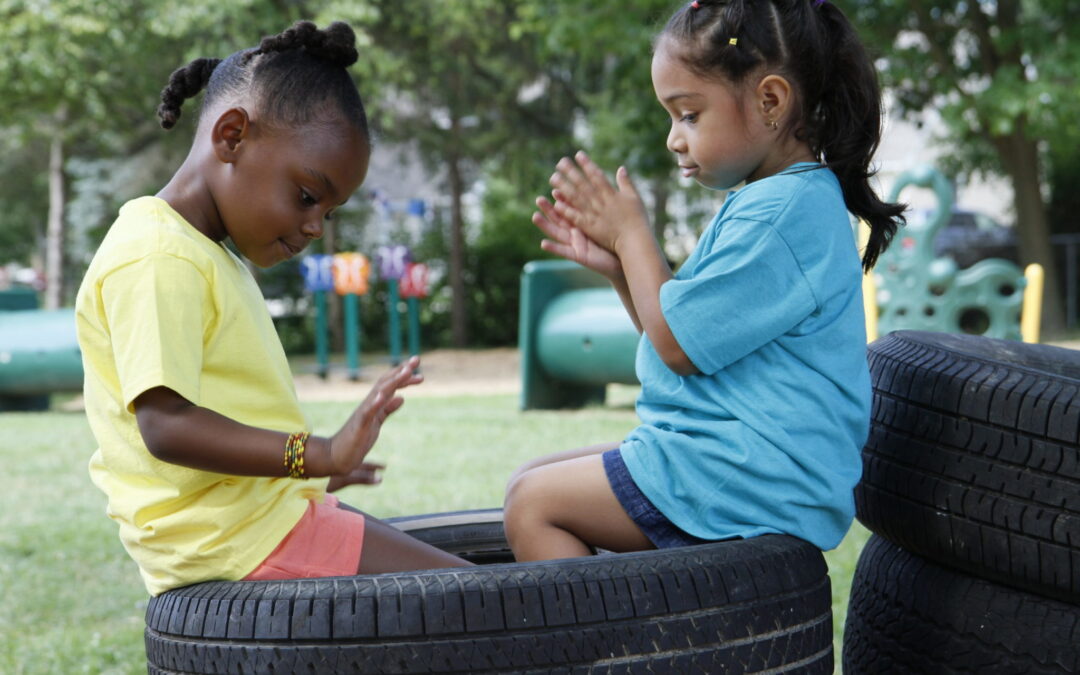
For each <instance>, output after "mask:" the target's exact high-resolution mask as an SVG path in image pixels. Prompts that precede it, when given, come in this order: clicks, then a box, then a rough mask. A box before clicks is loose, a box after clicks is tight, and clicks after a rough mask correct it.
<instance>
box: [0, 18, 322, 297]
mask: <svg viewBox="0 0 1080 675" xmlns="http://www.w3.org/2000/svg"><path fill="white" fill-rule="evenodd" d="M304 9H305V6H304V3H303V2H270V3H268V2H253V1H251V0H249V1H248V2H237V3H219V2H211V1H210V0H184V1H183V2H180V1H179V0H167V1H165V2H151V1H150V0H132V1H131V2H115V1H111V0H49V1H48V2H29V1H26V0H0V97H2V98H3V100H5V101H14V102H16V104H15V105H6V106H3V107H2V108H0V129H4V130H6V131H8V132H10V133H11V135H12V137H13V138H11V139H8V142H9V143H13V144H14V145H16V149H17V150H18V149H22V148H32V147H37V146H40V145H42V144H44V145H47V147H48V152H47V153H42V154H43V155H44V157H41V156H39V157H36V158H33V159H32V160H31V161H33V162H34V163H33V164H32V165H31V166H23V167H22V169H23V170H28V171H29V172H30V173H42V174H47V176H48V180H47V185H48V190H47V194H48V202H47V207H45V205H44V204H42V205H40V207H38V208H40V211H38V212H41V211H45V212H47V218H46V222H47V225H46V228H45V236H44V238H43V239H44V242H45V255H44V259H45V268H46V284H47V285H46V292H45V305H46V307H57V306H59V305H60V304H61V303H62V302H63V301H64V298H65V290H66V286H68V285H69V284H67V283H66V282H65V279H64V267H65V265H64V259H65V252H66V248H67V241H66V239H67V237H66V232H65V229H66V228H65V223H66V222H67V221H68V220H69V218H68V217H67V216H66V213H65V211H66V204H67V202H68V199H69V195H68V192H69V189H68V188H69V185H68V183H69V176H68V172H67V168H66V166H67V162H68V160H69V159H70V158H72V157H73V156H76V155H78V156H81V157H83V158H102V157H123V156H126V155H129V154H131V153H133V152H137V151H141V150H144V149H145V148H146V147H147V146H148V145H152V144H156V143H161V142H163V141H164V142H165V143H166V144H168V143H169V142H170V141H171V142H173V143H175V142H176V140H175V139H176V138H177V134H173V135H171V136H170V135H163V134H161V130H160V128H159V127H158V125H157V120H156V118H155V117H154V109H155V107H156V105H157V97H158V93H159V92H160V91H161V88H162V87H163V86H164V85H165V83H166V82H167V81H168V76H169V73H170V72H171V71H172V69H174V68H176V67H178V66H180V65H182V64H183V63H184V62H186V61H187V60H188V59H189V58H192V57H193V55H197V56H202V55H207V54H210V55H226V54H228V53H231V52H232V51H235V50H236V49H238V48H240V47H244V46H248V45H251V44H255V43H256V42H257V41H258V39H259V38H260V37H261V36H262V35H263V34H266V33H270V32H278V31H280V30H282V29H283V28H285V27H287V26H288V24H289V23H290V22H291V21H292V20H294V19H296V18H299V17H300V13H301V12H303V11H304ZM238 40H239V42H238ZM204 50H206V51H204ZM148 55H153V58H147V56H148ZM182 140H186V139H182ZM140 187H141V186H140ZM34 194H36V192H35V193H30V194H29V195H28V194H27V193H23V194H21V195H12V201H16V200H17V201H19V202H20V203H19V208H22V209H25V208H26V202H27V201H28V200H29V199H33V198H34ZM0 198H3V199H5V201H7V199H6V197H5V195H3V194H0ZM5 210H7V209H5ZM76 217H78V215H77V214H76Z"/></svg>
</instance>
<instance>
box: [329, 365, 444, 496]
mask: <svg viewBox="0 0 1080 675" xmlns="http://www.w3.org/2000/svg"><path fill="white" fill-rule="evenodd" d="M419 365H420V357H418V356H413V357H412V358H410V359H409V360H408V361H406V362H405V363H404V364H402V365H400V366H398V367H396V368H393V369H391V370H388V371H387V372H386V373H384V374H383V375H382V377H380V378H379V379H378V381H376V382H375V386H373V387H372V388H371V391H370V392H368V395H367V397H366V398H365V399H364V402H363V403H361V404H360V407H358V408H357V409H356V411H355V412H353V414H352V416H350V417H349V420H348V421H347V422H345V426H343V427H341V430H340V431H338V432H337V433H336V434H334V435H333V436H332V437H331V438H330V449H329V458H328V462H329V466H328V471H327V472H326V475H328V476H331V477H332V478H336V479H337V481H338V482H340V481H344V480H348V477H350V476H356V475H358V474H357V472H358V471H362V470H363V468H364V464H363V461H364V457H366V456H367V454H368V452H370V451H371V447H372V446H373V445H375V439H377V438H378V437H379V430H380V429H382V425H383V422H385V421H386V418H387V417H389V416H390V415H391V414H392V413H393V412H394V411H396V410H397V409H398V408H400V407H401V404H402V403H404V402H405V400H404V399H403V398H401V397H400V396H398V395H397V390H398V389H403V388H404V387H408V386H410V385H413V384H419V383H420V382H423V381H424V376H423V375H418V374H414V372H413V371H415V370H416V368H417V367H418V366H419ZM338 487H341V485H338Z"/></svg>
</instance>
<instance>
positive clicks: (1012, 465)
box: [843, 331, 1080, 675]
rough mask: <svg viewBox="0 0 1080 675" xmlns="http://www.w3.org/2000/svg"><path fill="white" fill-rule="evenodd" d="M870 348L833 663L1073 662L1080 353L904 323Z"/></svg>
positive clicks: (1020, 668)
mask: <svg viewBox="0 0 1080 675" xmlns="http://www.w3.org/2000/svg"><path fill="white" fill-rule="evenodd" d="M869 360H870V370H871V374H872V379H873V386H874V405H873V421H872V424H871V430H870V436H869V439H868V442H867V444H866V446H865V448H864V450H863V465H864V470H863V479H862V481H861V483H860V484H859V486H858V488H857V489H856V509H857V513H858V518H859V520H860V521H861V522H862V523H863V524H864V525H866V527H867V528H868V529H870V530H871V531H872V532H873V533H874V534H873V536H872V537H871V539H870V541H869V542H868V543H867V545H866V547H865V548H864V550H863V552H862V555H861V556H860V558H859V562H858V566H857V568H856V572H855V577H854V579H853V582H852V589H851V596H850V600H849V607H848V618H847V623H846V626H845V633H844V648H843V667H844V672H845V673H847V674H849V675H856V674H860V673H866V674H869V673H875V674H876V673H886V672H887V673H959V672H963V673H980V674H981V673H1072V672H1080V353H1078V352H1074V351H1072V350H1069V349H1063V348H1059V347H1052V346H1047V345H1030V344H1023V343H1018V342H1011V341H1004V340H995V339H990V338H983V337H978V336H969V335H949V334H942V333H925V332H915V331H900V332H896V333H891V334H889V335H887V336H886V337H884V338H882V339H880V340H878V341H876V342H874V343H873V344H872V345H870V348H869Z"/></svg>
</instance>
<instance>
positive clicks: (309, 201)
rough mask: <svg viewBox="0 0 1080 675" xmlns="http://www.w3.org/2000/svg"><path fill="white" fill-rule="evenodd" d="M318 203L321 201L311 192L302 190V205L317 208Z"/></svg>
mask: <svg viewBox="0 0 1080 675" xmlns="http://www.w3.org/2000/svg"><path fill="white" fill-rule="evenodd" d="M318 202H319V200H318V199H315V198H314V197H312V196H311V193H310V192H308V191H307V190H305V189H304V188H300V203H301V204H303V205H304V206H315V204H317V203H318Z"/></svg>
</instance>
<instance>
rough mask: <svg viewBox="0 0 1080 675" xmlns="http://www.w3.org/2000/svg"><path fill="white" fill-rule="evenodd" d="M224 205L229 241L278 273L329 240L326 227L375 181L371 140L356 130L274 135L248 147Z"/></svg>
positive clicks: (253, 138) (256, 138)
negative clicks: (369, 179)
mask: <svg viewBox="0 0 1080 675" xmlns="http://www.w3.org/2000/svg"><path fill="white" fill-rule="evenodd" d="M244 144H246V147H242V151H241V152H239V153H238V154H237V157H236V161H235V163H234V164H232V166H231V173H230V176H229V180H228V181H227V185H226V187H225V190H226V192H227V194H224V195H218V196H217V198H216V200H215V201H216V202H217V206H218V211H219V213H220V214H221V219H222V223H223V225H224V227H225V230H226V232H227V233H228V235H229V238H231V239H232V240H233V243H234V244H235V245H236V248H237V249H238V250H239V251H240V252H241V253H242V254H243V255H244V257H245V258H247V259H248V260H250V261H251V262H253V263H254V264H255V265H257V266H259V267H270V266H271V265H275V264H277V263H279V262H281V261H283V260H288V259H289V258H292V257H293V256H295V255H297V254H298V253H300V252H301V251H302V250H304V248H306V247H307V245H308V244H309V243H310V242H311V240H312V239H318V238H320V237H322V235H323V224H324V222H325V220H326V219H327V218H328V217H329V216H330V214H332V212H333V210H334V209H336V208H337V207H338V206H340V205H341V204H344V203H345V202H346V201H347V200H348V199H349V196H350V195H352V193H353V192H355V191H356V189H357V188H358V187H360V184H361V183H362V182H363V181H364V177H365V176H366V175H367V168H368V156H369V152H370V150H369V146H368V141H367V138H365V137H364V136H363V134H362V133H360V132H359V131H357V130H356V129H354V128H353V127H352V126H351V125H348V124H337V125H332V126H322V125H311V126H308V127H304V128H300V129H295V130H283V131H274V132H268V131H267V130H265V128H263V129H259V128H258V126H257V125H256V126H255V127H254V128H253V133H252V134H250V135H249V136H248V137H247V138H245V139H244V141H243V142H242V143H241V146H244Z"/></svg>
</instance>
